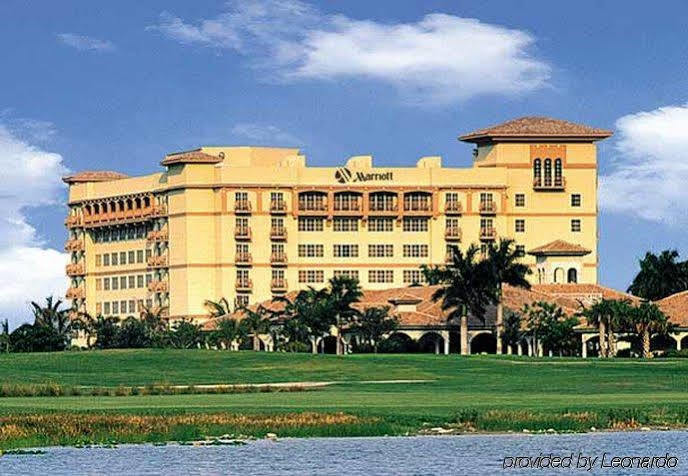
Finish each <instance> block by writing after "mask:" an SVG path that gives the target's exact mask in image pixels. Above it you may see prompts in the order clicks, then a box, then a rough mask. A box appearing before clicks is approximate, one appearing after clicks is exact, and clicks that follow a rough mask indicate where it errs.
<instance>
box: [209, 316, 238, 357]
mask: <svg viewBox="0 0 688 476" xmlns="http://www.w3.org/2000/svg"><path fill="white" fill-rule="evenodd" d="M243 335H244V328H243V327H242V326H241V325H240V324H239V322H238V321H237V320H236V319H232V318H231V317H223V318H220V319H219V320H218V321H217V329H215V332H214V336H213V337H214V339H215V340H216V341H218V342H220V343H222V344H224V346H225V348H226V349H227V350H232V347H233V346H234V343H235V342H237V341H239V340H241V338H242V337H243Z"/></svg>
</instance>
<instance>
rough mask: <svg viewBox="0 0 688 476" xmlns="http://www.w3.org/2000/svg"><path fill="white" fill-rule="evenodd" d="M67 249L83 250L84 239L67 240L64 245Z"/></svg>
mask: <svg viewBox="0 0 688 476" xmlns="http://www.w3.org/2000/svg"><path fill="white" fill-rule="evenodd" d="M64 249H65V251H83V250H84V240H78V239H71V240H67V242H66V243H65V247H64Z"/></svg>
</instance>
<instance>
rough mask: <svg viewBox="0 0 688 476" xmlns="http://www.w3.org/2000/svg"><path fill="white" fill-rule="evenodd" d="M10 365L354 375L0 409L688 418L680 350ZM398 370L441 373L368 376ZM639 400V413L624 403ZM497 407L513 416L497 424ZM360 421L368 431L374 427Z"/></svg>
mask: <svg viewBox="0 0 688 476" xmlns="http://www.w3.org/2000/svg"><path fill="white" fill-rule="evenodd" d="M0 369H2V372H0V384H2V383H7V384H17V383H19V384H21V383H45V382H55V383H58V384H61V385H96V386H117V385H127V386H131V385H146V384H153V383H162V382H165V383H170V384H219V383H223V384H239V383H273V382H301V381H342V382H346V383H342V384H338V385H334V386H330V387H326V388H322V389H319V390H315V391H308V392H294V393H286V392H285V393H248V394H217V395H216V394H212V395H159V396H155V395H145V396H127V397H90V396H78V397H31V398H2V399H0V416H2V415H5V416H7V415H20V414H24V415H25V414H42V413H46V412H47V413H52V412H106V413H108V414H136V415H139V414H141V415H157V414H180V413H196V414H198V413H215V412H224V413H232V414H251V415H274V414H284V413H301V412H318V413H336V412H344V413H347V414H351V415H357V416H360V417H365V418H372V419H375V420H376V421H378V422H381V421H384V422H387V423H390V422H391V423H395V424H397V423H398V424H399V426H398V427H395V428H397V429H405V430H406V431H413V430H414V429H418V428H419V427H421V426H422V423H423V422H428V423H430V424H432V425H437V424H442V423H447V422H452V421H454V422H456V421H457V420H456V419H457V414H462V412H464V413H463V414H465V412H467V411H473V412H477V413H470V415H471V416H470V418H468V417H466V418H468V419H469V420H470V423H471V425H472V426H473V427H475V428H476V429H479V430H480V429H484V430H489V429H494V430H500V429H501V430H503V429H517V430H520V429H521V428H526V427H528V424H527V423H524V422H523V421H521V420H519V419H518V418H521V417H523V415H524V413H523V412H535V413H537V414H538V415H539V416H538V415H536V416H533V415H530V414H528V415H529V416H527V418H526V417H523V418H526V419H527V420H528V419H530V420H532V419H535V420H537V421H540V420H542V419H543V418H544V420H543V421H544V422H540V423H538V424H534V423H533V428H535V429H537V428H539V427H541V426H542V425H545V427H550V425H555V424H556V422H555V423H552V421H551V418H553V415H558V417H557V418H559V417H561V415H566V414H568V413H570V412H597V413H599V415H598V416H597V417H595V418H597V419H596V420H591V421H595V422H598V423H597V425H607V426H611V427H614V425H617V423H618V422H617V423H615V422H616V420H618V419H622V420H624V419H625V420H629V421H630V422H631V423H634V422H635V423H637V422H636V420H638V421H640V422H645V423H647V424H671V425H685V424H686V423H688V361H686V360H680V359H678V360H660V359H657V360H653V361H638V360H612V361H599V360H596V359H589V360H580V359H528V358H517V357H496V356H472V357H461V356H457V355H451V356H435V355H377V356H376V355H351V356H346V357H338V356H331V355H308V354H282V353H262V352H261V353H255V352H218V351H199V350H188V351H183V350H122V351H98V352H96V351H94V352H65V353H53V354H3V355H0ZM394 379H430V380H432V382H426V383H404V384H396V383H395V384H363V383H360V382H361V381H365V380H394ZM495 410H498V411H506V412H511V413H509V415H511V416H508V415H507V416H504V415H502V416H499V417H494V418H493V417H490V411H495ZM629 411H630V412H634V411H638V412H640V413H638V414H635V413H633V414H627V413H623V412H629ZM519 412H520V413H519ZM618 412H622V413H618ZM517 413H518V414H519V415H520V417H518V418H516V417H515V416H514V415H516V414H517ZM543 415H544V416H543ZM618 415H622V416H621V417H619V416H618ZM624 415H625V416H624ZM629 415H630V416H629ZM545 417H546V418H545ZM490 418H492V420H495V419H497V420H498V419H500V418H501V420H504V421H503V422H502V423H501V424H499V423H497V422H495V421H492V420H490ZM586 418H587V417H586ZM460 419H461V417H459V420H460ZM488 420H490V421H489V422H488ZM684 420H685V421H684ZM1 425H2V423H1V422H0V433H1V430H2V428H1ZM500 425H501V426H500ZM538 425H539V426H538ZM585 425H589V423H588V420H587V419H586V420H585V422H583V423H580V424H577V426H576V425H573V426H571V425H569V424H566V425H563V426H562V428H573V429H585ZM591 426H592V425H591ZM617 426H618V425H617ZM555 427H556V426H555ZM598 427H599V426H598ZM357 428H358V430H357V431H358V433H360V434H367V433H366V432H364V431H360V427H357ZM370 431H371V432H373V433H374V431H373V430H370ZM388 431H392V430H390V427H385V428H384V432H388ZM380 432H383V430H380ZM321 433H322V432H313V433H312V434H321ZM354 433H355V434H356V432H354ZM296 434H299V435H300V434H302V432H296ZM306 434H308V432H307V431H306ZM347 434H348V433H347ZM0 443H1V442H0Z"/></svg>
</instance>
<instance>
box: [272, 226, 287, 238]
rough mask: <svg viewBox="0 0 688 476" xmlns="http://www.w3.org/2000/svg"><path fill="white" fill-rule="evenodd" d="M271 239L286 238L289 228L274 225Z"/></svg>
mask: <svg viewBox="0 0 688 476" xmlns="http://www.w3.org/2000/svg"><path fill="white" fill-rule="evenodd" d="M270 239H272V240H286V239H287V229H286V228H285V227H283V226H273V227H272V228H270Z"/></svg>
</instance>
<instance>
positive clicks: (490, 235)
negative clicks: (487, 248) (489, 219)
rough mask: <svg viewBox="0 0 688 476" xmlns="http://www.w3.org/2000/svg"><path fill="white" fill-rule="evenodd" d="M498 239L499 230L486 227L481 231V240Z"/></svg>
mask: <svg viewBox="0 0 688 476" xmlns="http://www.w3.org/2000/svg"><path fill="white" fill-rule="evenodd" d="M495 238H497V230H495V229H494V228H492V227H486V228H481V229H480V239H481V240H494V239H495Z"/></svg>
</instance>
